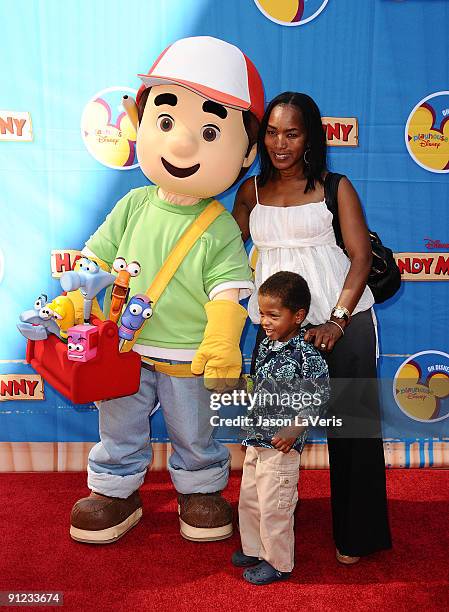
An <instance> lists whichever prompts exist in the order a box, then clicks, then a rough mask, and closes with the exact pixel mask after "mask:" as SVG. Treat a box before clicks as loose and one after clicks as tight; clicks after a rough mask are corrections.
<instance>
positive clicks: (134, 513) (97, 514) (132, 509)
mask: <svg viewBox="0 0 449 612" xmlns="http://www.w3.org/2000/svg"><path fill="white" fill-rule="evenodd" d="M141 517H142V501H141V499H140V495H139V491H134V493H132V494H131V495H130V496H129V497H127V498H126V499H121V498H119V497H108V496H107V495H100V494H99V493H94V492H92V493H91V494H90V495H89V497H83V498H82V499H79V500H78V501H77V502H76V504H75V505H74V506H73V508H72V514H71V516H70V535H71V537H72V538H73V539H74V540H77V541H78V542H85V543H87V544H109V543H111V542H115V541H116V540H118V539H119V538H121V537H122V536H123V535H125V533H126V532H127V531H129V530H130V529H131V528H132V527H134V525H136V524H137V523H138V522H139V521H140V519H141Z"/></svg>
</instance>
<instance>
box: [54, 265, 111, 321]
mask: <svg viewBox="0 0 449 612" xmlns="http://www.w3.org/2000/svg"><path fill="white" fill-rule="evenodd" d="M114 281H115V276H114V275H113V274H110V273H109V272H105V271H104V270H103V269H102V268H101V267H100V266H99V265H98V264H97V263H96V262H95V261H93V260H92V259H89V258H87V257H82V258H81V259H80V260H79V262H78V270H77V271H70V272H64V274H63V275H62V276H61V278H60V283H61V287H62V288H63V290H64V291H76V290H77V289H79V290H80V293H81V295H82V296H83V298H84V309H83V315H84V323H86V324H87V323H89V320H90V315H91V312H92V302H93V299H94V298H95V297H96V296H97V295H98V294H99V293H100V291H101V290H102V289H105V288H106V287H108V286H109V285H112V283H113V282H114ZM72 325H73V322H72V323H71V325H69V327H71V326H72Z"/></svg>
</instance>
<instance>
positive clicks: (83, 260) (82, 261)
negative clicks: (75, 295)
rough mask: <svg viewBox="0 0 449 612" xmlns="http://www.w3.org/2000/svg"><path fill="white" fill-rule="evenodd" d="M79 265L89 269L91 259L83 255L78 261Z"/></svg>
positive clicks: (83, 268)
mask: <svg viewBox="0 0 449 612" xmlns="http://www.w3.org/2000/svg"><path fill="white" fill-rule="evenodd" d="M78 265H79V267H80V268H81V269H82V270H87V267H88V265H89V260H88V259H86V258H84V257H81V259H80V260H79V261H78Z"/></svg>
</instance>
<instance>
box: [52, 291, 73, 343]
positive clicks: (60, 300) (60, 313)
mask: <svg viewBox="0 0 449 612" xmlns="http://www.w3.org/2000/svg"><path fill="white" fill-rule="evenodd" d="M45 308H46V309H47V310H48V311H49V312H50V315H51V316H52V317H53V319H54V320H55V322H56V324H57V325H58V327H59V333H60V335H61V338H63V339H64V340H65V339H66V338H67V330H68V329H69V327H72V325H75V308H74V306H73V302H72V300H71V299H70V298H69V297H67V296H66V295H59V296H58V297H56V298H55V299H54V300H53V301H52V302H50V303H49V304H47V305H46V307H45Z"/></svg>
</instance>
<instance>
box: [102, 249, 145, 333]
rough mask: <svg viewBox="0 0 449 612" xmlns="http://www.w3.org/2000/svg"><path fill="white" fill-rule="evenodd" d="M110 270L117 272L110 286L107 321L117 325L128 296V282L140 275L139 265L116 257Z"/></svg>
mask: <svg viewBox="0 0 449 612" xmlns="http://www.w3.org/2000/svg"><path fill="white" fill-rule="evenodd" d="M112 269H113V270H114V271H115V272H117V273H118V274H117V277H116V279H115V281H114V284H113V285H112V293H111V305H110V307H109V316H108V319H109V320H110V321H113V322H114V323H117V321H118V320H119V318H120V314H121V312H122V308H123V305H124V304H125V302H126V300H127V299H128V295H129V281H130V280H131V278H132V277H134V276H138V275H139V274H140V264H139V262H138V261H132V262H131V263H130V264H127V263H126V260H125V259H123V257H117V259H116V260H115V261H114V263H113V264H112Z"/></svg>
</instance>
